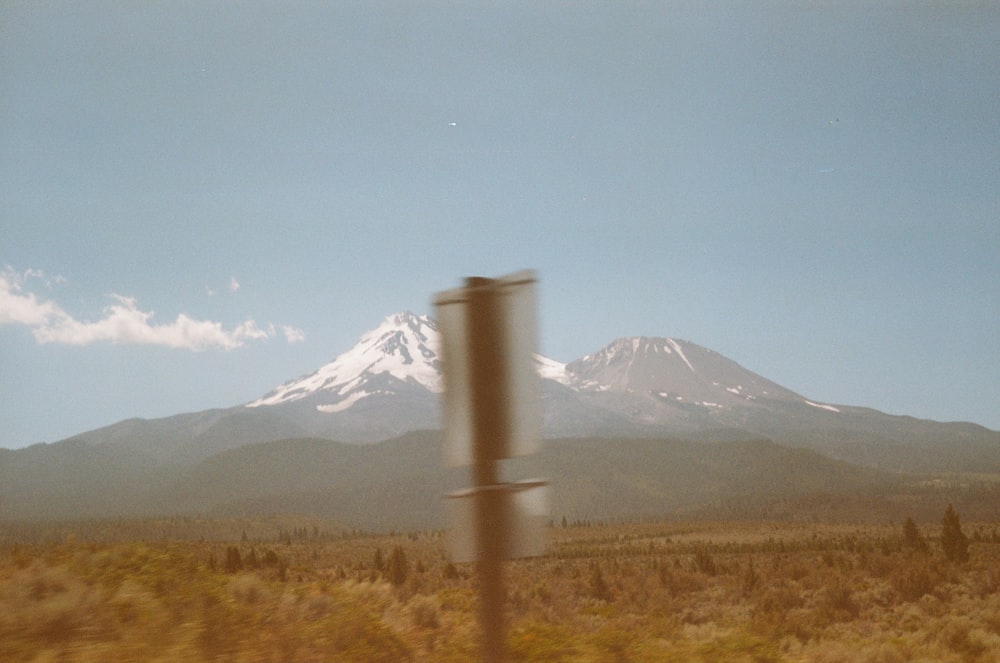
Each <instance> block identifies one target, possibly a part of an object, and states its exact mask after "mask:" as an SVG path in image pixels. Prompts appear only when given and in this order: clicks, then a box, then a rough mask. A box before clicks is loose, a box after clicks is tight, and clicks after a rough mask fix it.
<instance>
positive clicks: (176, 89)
mask: <svg viewBox="0 0 1000 663" xmlns="http://www.w3.org/2000/svg"><path fill="white" fill-rule="evenodd" d="M871 4H873V3H867V2H849V1H845V2H826V3H793V2H763V1H762V2H748V3H715V2H708V3H703V2H693V1H692V2H651V3H621V4H619V3H590V2H573V3H565V2H548V1H543V2H540V3H536V2H533V3H506V2H505V3H492V2H468V3H464V2H430V3H410V2H359V3H346V2H345V3H311V2H310V3H306V2H292V3H277V2H273V3H272V2H247V3H235V2H142V3H119V2H88V3H57V2H38V1H31V2H19V1H17V0H13V1H8V2H4V3H0V126H2V127H3V130H2V131H0V201H2V204H0V270H2V271H0V365H2V370H0V392H2V394H3V398H2V400H0V446H7V447H18V446H23V445H26V444H30V443H35V442H40V441H55V440H58V439H62V438H64V437H67V436H69V435H72V434H75V433H79V432H83V431H84V430H89V429H92V428H96V427H99V426H102V425H107V424H111V423H114V422H116V421H119V420H121V419H125V418H128V417H146V418H151V417H159V416H166V415H170V414H176V413H179V412H188V411H196V410H201V409H207V408H211V407H228V406H231V405H236V404H239V403H243V402H247V401H250V400H253V399H255V398H257V397H259V396H260V395H262V394H263V393H265V392H267V391H268V390H270V389H271V388H272V387H274V386H275V385H277V384H279V383H281V382H284V381H285V380H287V379H290V378H293V377H296V376H298V375H301V374H303V373H307V372H310V371H312V370H313V369H315V368H317V367H318V366H320V365H321V364H323V363H325V362H326V361H329V360H330V359H332V358H333V357H334V356H335V355H337V354H339V353H340V352H342V351H345V350H347V349H348V348H349V347H350V346H351V345H353V343H354V342H355V341H356V340H357V339H358V338H359V337H360V336H361V334H362V333H364V332H365V331H367V330H368V329H371V328H373V327H375V326H377V325H378V323H379V322H380V321H381V320H382V319H383V318H384V317H385V316H387V315H389V314H392V313H395V312H397V311H401V310H405V309H410V310H414V311H417V312H429V311H430V310H431V305H430V301H431V298H432V296H433V293H434V292H436V291H439V290H444V289H447V288H451V287H455V286H457V285H459V284H460V283H461V279H462V278H463V277H464V276H469V275H485V276H496V275H501V274H505V273H509V272H512V271H516V270H518V269H522V268H533V269H536V270H538V272H539V276H540V279H541V281H540V284H539V288H540V327H541V348H540V350H541V351H542V352H543V353H544V354H546V355H548V356H550V357H553V358H555V359H558V360H561V361H569V360H572V359H575V358H577V357H579V356H582V355H584V354H586V353H589V352H593V351H596V350H598V349H599V348H601V347H602V346H604V345H605V344H607V343H609V342H610V341H612V340H613V339H615V338H616V337H620V336H633V335H648V336H673V337H677V338H684V339H688V340H691V341H694V342H696V343H699V344H701V345H704V346H707V347H709V348H712V349H713V350H716V351H718V352H720V353H722V354H724V355H726V356H728V357H730V358H732V359H734V360H736V361H737V362H739V363H741V364H742V365H744V366H745V367H747V368H749V369H750V370H753V371H755V372H757V373H760V374H762V375H764V376H765V377H768V378H770V379H772V380H774V381H776V382H778V383H780V384H782V385H783V386H786V387H788V388H790V389H793V390H795V391H797V392H799V393H801V394H802V395H804V396H806V397H808V398H810V399H813V400H816V401H823V402H832V403H842V404H851V405H865V406H870V407H874V408H877V409H880V410H883V411H887V412H890V413H894V414H907V415H912V416H917V417H923V418H932V419H937V420H968V421H974V422H977V423H980V424H983V425H986V426H988V427H991V428H993V429H1000V408H998V407H997V403H998V402H1000V378H998V376H1000V110H998V109H1000V68H998V67H997V66H996V63H997V62H1000V41H998V40H997V39H996V35H997V34H1000V5H998V4H996V3H971V2H970V3H962V2H958V3H948V4H947V5H941V4H939V3H929V2H928V3H923V2H906V3H893V2H885V3H875V4H877V7H874V8H873V7H871V6H869V5H871Z"/></svg>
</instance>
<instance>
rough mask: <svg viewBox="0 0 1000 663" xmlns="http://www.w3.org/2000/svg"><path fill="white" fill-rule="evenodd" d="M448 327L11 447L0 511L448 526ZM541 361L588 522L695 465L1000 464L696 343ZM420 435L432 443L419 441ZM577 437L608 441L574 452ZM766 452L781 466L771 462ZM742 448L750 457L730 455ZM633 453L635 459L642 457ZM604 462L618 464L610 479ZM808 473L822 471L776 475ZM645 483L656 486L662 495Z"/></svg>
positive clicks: (970, 467)
mask: <svg viewBox="0 0 1000 663" xmlns="http://www.w3.org/2000/svg"><path fill="white" fill-rule="evenodd" d="M438 340H439V339H438V338H437V330H436V327H435V326H434V322H433V320H431V319H430V318H429V317H427V316H418V315H415V314H413V313H410V312H404V313H400V314H395V315H392V316H388V317H387V318H385V319H384V320H383V321H382V323H381V324H380V325H378V326H377V327H375V328H374V329H373V330H372V331H370V332H368V333H367V334H365V335H364V336H362V337H361V339H360V341H359V342H358V343H357V344H356V345H355V346H354V347H352V348H351V349H349V350H347V351H346V352H343V353H341V354H339V355H337V357H335V358H334V360H332V361H331V362H328V363H327V364H324V365H323V366H321V367H320V368H318V369H317V370H316V371H313V372H312V373H309V374H307V375H304V376H301V377H299V378H296V379H293V380H289V381H287V382H285V383H283V384H282V385H279V386H278V387H276V388H275V389H272V390H271V391H270V392H268V393H267V394H265V395H264V396H262V397H261V398H259V399H257V400H255V401H251V402H249V403H244V404H242V405H236V406H233V407H230V408H217V409H210V410H203V411H200V412H192V413H182V414H176V415H172V416H169V417H163V418H160V419H152V420H143V419H127V420H124V421H121V422H118V423H115V424H112V425H110V426H107V427H104V428H100V429H95V430H92V431H87V432H84V433H80V434H78V435H75V436H73V437H71V438H67V439H65V440H62V441H60V442H56V443H52V444H39V445H33V446H31V447H26V448H23V449H16V450H2V451H3V453H0V520H3V519H13V518H52V517H70V516H74V517H101V516H107V515H109V514H111V515H115V514H121V513H144V514H163V513H171V512H173V511H184V512H205V511H206V510H208V511H220V510H221V511H222V512H226V513H237V512H239V511H240V510H241V509H243V510H250V511H260V510H265V511H267V510H274V509H277V510H281V509H286V508H287V509H293V510H294V509H305V510H312V511H315V510H316V509H317V508H319V507H317V506H316V505H317V504H319V503H321V502H323V500H335V501H339V502H341V503H343V504H345V505H346V504H350V505H353V506H352V507H351V509H353V511H352V512H351V513H354V514H355V516H357V514H360V513H365V514H367V516H366V517H373V518H375V516H374V515H373V513H374V511H373V510H372V509H368V508H366V507H365V504H364V503H365V500H369V501H372V502H373V503H377V504H379V505H381V507H380V508H382V509H386V510H388V511H390V512H393V513H395V515H393V513H388V514H387V515H384V516H378V517H377V518H376V520H378V522H382V523H391V526H392V527H396V526H398V524H399V523H400V522H402V521H405V517H404V515H405V514H410V516H412V517H413V518H414V519H415V520H414V522H417V521H419V522H426V523H432V522H436V521H434V518H435V517H436V516H429V515H428V514H431V513H432V511H433V509H432V507H431V506H430V505H431V502H430V501H428V500H429V499H430V498H429V497H427V495H429V494H430V493H427V490H428V486H431V488H433V490H435V491H438V492H437V493H435V494H437V495H438V496H439V495H440V492H441V491H442V490H444V489H445V488H446V487H447V486H448V485H461V484H460V483H456V482H455V481H454V476H455V475H454V474H448V473H447V472H446V470H444V469H442V468H441V465H442V458H441V453H440V449H439V447H440V440H439V437H440V432H439V431H440V428H441V425H440V421H441V416H440V400H441V391H440V390H441V387H442V381H441V375H440V368H441V362H440V359H439V357H438V349H439V345H438ZM534 361H535V368H536V370H537V372H538V373H539V379H540V382H541V386H542V388H541V390H540V393H541V400H542V413H543V433H544V437H545V438H546V439H547V440H549V441H548V442H546V444H544V445H543V450H544V451H543V456H541V457H540V459H541V460H542V461H543V462H542V463H541V466H542V468H543V470H544V472H545V473H548V474H550V475H551V476H554V477H558V478H560V481H562V482H563V484H564V485H566V486H571V487H572V488H571V493H572V495H571V497H568V498H565V499H566V500H567V501H563V502H560V504H561V507H560V508H563V509H564V510H566V511H567V512H569V513H574V514H581V516H582V515H583V514H584V513H585V512H587V510H588V509H589V510H590V511H592V512H594V513H597V512H600V513H603V514H605V515H606V516H607V517H616V518H624V517H631V516H635V515H636V514H637V513H639V512H640V511H641V512H642V513H653V512H654V511H655V510H656V508H657V507H656V505H657V504H661V506H662V507H663V508H664V509H675V508H676V509H680V508H683V509H693V510H695V511H697V510H698V509H702V510H704V509H709V508H710V505H711V504H712V500H711V491H708V492H706V491H705V490H704V489H703V487H702V486H700V485H699V484H698V483H697V479H698V476H699V475H700V474H704V477H706V480H707V477H709V476H714V477H715V478H714V479H712V481H714V482H715V483H714V484H713V485H715V486H716V490H723V488H725V491H729V488H726V486H735V487H738V488H739V490H740V491H743V493H745V494H746V495H752V496H753V498H754V499H755V500H765V499H771V497H775V498H776V499H777V498H779V497H780V499H782V500H791V501H792V502H794V501H795V499H797V498H796V495H798V494H801V493H803V492H809V491H810V487H809V482H812V484H813V488H820V487H822V486H824V485H825V486H827V487H829V488H830V489H831V490H832V489H834V488H836V489H837V490H839V491H841V493H842V492H843V491H845V490H846V491H847V492H848V493H849V492H850V490H851V489H852V488H851V487H852V486H853V487H855V488H857V487H860V486H862V485H865V486H869V487H870V486H871V485H876V484H877V485H879V486H883V487H885V486H890V487H891V486H892V485H894V484H893V483H892V481H889V479H888V478H887V477H891V476H897V475H898V476H911V475H914V474H921V473H933V474H941V473H959V472H968V473H1000V433H998V432H994V431H990V430H988V429H986V428H984V427H982V426H978V425H977V424H972V423H964V422H962V423H941V422H933V421H927V420H921V419H916V418H914V417H907V416H898V415H888V414H885V413H882V412H878V411H877V410H874V409H871V408H865V407H858V406H848V405H840V404H836V405H835V404H826V403H821V402H818V401H814V400H809V399H807V398H806V397H804V396H801V395H799V394H797V393H795V392H793V391H791V390H789V389H786V388H784V387H782V386H781V385H778V384H776V383H774V382H772V381H770V380H767V379H766V378H764V377H763V376H761V375H758V374H756V373H754V372H752V371H749V370H747V369H745V368H744V367H742V366H741V365H739V364H738V363H736V362H735V361H733V360H731V359H728V358H726V357H724V356H723V355H721V354H719V353H717V352H714V351H712V350H710V349H708V348H705V347H702V346H699V345H697V344H695V343H693V342H690V341H686V340H682V339H673V338H666V337H662V338H661V337H642V336H639V337H625V338H619V339H616V340H615V341H613V342H612V343H610V344H608V345H607V346H605V347H604V348H602V349H600V350H598V351H596V352H594V353H591V354H588V355H585V356H584V357H581V358H580V359H578V360H574V361H572V362H569V363H567V364H563V363H561V362H558V361H555V360H552V359H549V358H547V357H544V356H542V355H535V358H534ZM414 431H432V432H428V433H423V434H420V433H414ZM433 431H437V432H433ZM282 440H286V441H287V440H312V442H309V443H296V444H291V443H288V442H282ZM401 440H402V441H401ZM414 440H419V441H420V444H419V445H417V446H413V447H407V446H406V445H407V442H406V441H414ZM567 440H570V441H567ZM572 440H576V441H577V442H579V441H581V440H599V441H598V442H586V443H585V444H583V445H582V446H578V447H576V448H574V444H575V443H574V442H572ZM753 440H757V441H758V443H755V444H749V441H753ZM657 445H660V446H662V448H659V447H658V446H657ZM769 445H774V446H773V447H772V446H769ZM548 449H551V450H552V451H551V452H550V451H548ZM681 450H683V453H681ZM754 450H756V451H757V452H759V454H760V455H761V458H770V459H772V461H773V462H774V463H776V465H775V468H779V469H780V468H783V469H780V471H777V472H776V471H774V468H772V469H771V470H767V471H765V470H764V469H762V468H761V467H760V465H759V462H757V461H755V460H754V458H753V452H754ZM282 453H289V454H294V455H295V457H294V458H292V457H288V458H283V457H282V456H281V454H282ZM730 453H731V454H733V455H734V457H739V458H742V459H743V460H742V461H740V463H738V464H737V465H733V462H732V459H731V458H729V456H727V454H730ZM630 454H632V455H636V454H638V456H636V457H637V458H640V459H642V460H641V462H638V461H637V462H631V461H628V457H629V455H630ZM678 454H679V455H678ZM507 462H508V463H510V464H512V466H516V467H523V468H524V470H525V472H524V473H518V475H519V476H531V474H529V473H527V469H528V468H529V467H530V465H522V464H523V463H526V462H528V463H530V460H525V459H517V460H511V461H507ZM674 462H681V463H686V464H689V465H690V467H689V471H690V472H693V473H694V474H693V475H692V476H687V475H684V476H683V479H684V481H681V479H680V478H678V479H677V481H678V482H680V483H679V484H678V485H684V486H688V488H687V490H689V491H690V492H691V495H693V496H696V498H694V497H693V498H692V500H686V498H685V497H684V496H683V495H681V494H679V493H677V492H676V491H673V489H668V487H667V486H666V485H661V482H660V480H659V479H656V478H655V477H656V476H658V475H657V472H660V473H666V472H668V470H669V472H674V470H675V468H672V467H671V468H667V467H663V466H662V463H674ZM768 462H770V461H768ZM345 463H346V465H345ZM706 463H707V464H706ZM658 464H660V465H658ZM343 467H351V468H354V469H353V472H354V474H351V473H347V474H344V473H343V472H342V471H341V470H342V469H343ZM609 467H617V468H618V470H616V471H617V472H619V475H616V477H613V478H608V476H607V475H606V470H607V469H608V468H609ZM324 468H325V470H324ZM338 468H340V469H338ZM421 468H422V469H421ZM699 468H701V469H699ZM754 468H756V469H754ZM817 468H819V470H817ZM845 468H846V469H845ZM799 471H801V472H803V473H804V474H802V475H801V476H806V477H811V478H810V479H809V480H808V481H807V482H806V483H803V482H802V480H800V479H801V477H800V476H789V477H784V478H782V476H781V473H782V472H790V473H794V472H799ZM650 472H652V473H653V474H652V475H650V474H649V473H650ZM872 472H875V473H877V476H878V477H881V478H880V479H878V481H875V482H874V484H872V483H871V482H870V481H869V480H868V479H864V477H869V478H870V477H871V476H874V475H872V474H870V473H872ZM273 473H277V475H272V474H273ZM358 473H361V474H360V479H359V478H358V477H357V476H355V475H356V474H358ZM630 473H631V474H630ZM670 476H674V475H670ZM449 477H451V478H449ZM602 477H603V478H602ZM824 477H828V478H829V477H834V479H831V480H828V479H824ZM837 477H839V478H837ZM366 479H367V481H365V480H366ZM692 481H694V483H692ZM775 481H783V482H784V483H786V484H788V486H790V488H788V489H787V490H786V489H782V490H781V491H779V492H780V495H777V496H775V495H772V493H769V492H768V488H767V486H766V485H762V484H761V482H771V483H773V482H775ZM830 481H832V483H830ZM213 482H215V483H213ZM393 482H395V483H393ZM442 482H443V483H442ZM595 482H604V483H605V484H606V486H607V487H608V489H609V490H613V491H618V493H617V494H612V495H610V496H609V495H606V496H605V498H607V499H609V500H611V502H613V503H614V504H617V506H614V504H612V506H609V507H608V510H605V511H602V510H601V508H598V507H599V504H600V500H599V499H598V497H597V496H596V495H593V496H591V497H586V495H588V494H590V493H589V492H588V491H590V490H592V488H593V486H595V485H597V484H596V483H595ZM859 482H860V483H859ZM651 485H657V486H661V487H660V488H657V489H656V490H654V491H653V492H652V493H649V492H648V490H647V488H648V486H651ZM401 486H408V487H409V489H412V490H414V491H423V492H421V493H420V494H422V495H424V498H421V499H423V500H424V501H423V502H421V504H420V505H419V507H418V505H412V508H410V507H404V506H403V505H396V506H393V504H392V501H391V500H390V499H389V498H388V497H387V496H390V495H395V496H397V497H398V496H400V495H401V493H400V490H401ZM434 486H437V487H436V488H434ZM644 486H645V487H646V488H644ZM842 489H843V490H842ZM644 491H646V492H644ZM725 491H724V492H725ZM835 492H836V491H835ZM725 494H726V495H727V496H728V497H727V499H731V500H733V503H732V504H731V505H730V506H728V507H726V508H727V509H729V510H730V512H732V513H743V512H744V511H741V510H740V507H739V505H738V503H739V499H740V498H739V491H737V492H735V493H734V492H731V491H730V492H725ZM838 494H840V493H838ZM644 495H645V497H644ZM769 496H771V497H769ZM400 499H402V498H400ZM559 499H560V500H563V499H564V498H563V497H560V498H559ZM657 500H661V502H658V501H657ZM822 502H823V500H822V499H820V500H818V502H817V503H822ZM586 505H589V506H586ZM345 508H346V507H345ZM602 508H603V507H602ZM713 508H714V507H713ZM320 510H321V511H322V509H320ZM376 511H377V510H376ZM345 513H346V512H345ZM706 513H707V512H706ZM762 513H766V510H765V511H762ZM421 514H422V515H421ZM630 514H631V515H630ZM331 515H337V514H331ZM340 515H343V514H340ZM358 517H360V516H358ZM602 517H603V516H602Z"/></svg>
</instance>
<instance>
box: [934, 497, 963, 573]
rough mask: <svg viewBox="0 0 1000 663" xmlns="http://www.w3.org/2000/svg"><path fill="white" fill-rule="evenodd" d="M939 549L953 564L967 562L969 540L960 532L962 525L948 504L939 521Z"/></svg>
mask: <svg viewBox="0 0 1000 663" xmlns="http://www.w3.org/2000/svg"><path fill="white" fill-rule="evenodd" d="M941 548H942V549H943V550H944V555H945V557H947V558H948V559H949V560H951V561H953V562H959V563H964V562H967V561H969V539H968V537H966V536H965V533H964V532H963V531H962V523H961V521H960V520H959V517H958V514H957V513H956V512H955V509H953V508H952V506H951V505H950V504H949V505H948V509H947V510H946V511H945V512H944V518H942V520H941Z"/></svg>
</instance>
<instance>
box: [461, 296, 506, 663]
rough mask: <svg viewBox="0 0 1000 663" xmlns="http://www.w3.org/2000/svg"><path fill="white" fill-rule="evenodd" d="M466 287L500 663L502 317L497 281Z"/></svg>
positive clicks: (492, 657) (477, 465) (491, 615)
mask: <svg viewBox="0 0 1000 663" xmlns="http://www.w3.org/2000/svg"><path fill="white" fill-rule="evenodd" d="M466 291H467V293H468V318H467V324H468V330H467V343H468V357H469V378H470V380H469V382H470V391H471V396H472V421H473V425H472V430H473V436H472V437H473V459H474V461H473V468H472V472H473V479H474V483H475V489H476V530H477V537H476V539H477V541H478V548H479V550H478V553H479V554H478V556H479V560H478V574H479V585H480V586H479V592H480V621H481V627H482V630H483V660H484V661H486V662H487V663H502V661H504V660H505V659H506V652H505V643H504V631H505V629H504V615H503V602H504V587H503V563H502V562H503V545H504V541H505V540H506V538H507V536H508V534H507V531H506V530H507V526H506V518H505V513H504V500H503V497H504V495H503V493H502V492H501V491H499V490H495V488H497V487H498V485H499V483H500V473H499V467H498V465H499V463H498V459H500V458H504V457H505V456H506V450H507V446H508V439H507V438H508V436H509V431H508V425H507V424H508V413H507V412H506V408H507V404H508V399H509V396H510V395H509V394H506V393H504V392H505V387H504V385H506V384H507V379H506V375H505V371H506V370H507V366H506V361H505V348H504V347H503V346H504V344H503V336H502V334H501V333H500V330H501V329H502V324H503V320H502V318H501V312H500V310H499V308H500V307H499V306H498V288H497V287H495V281H493V280H492V279H485V278H480V277H472V278H468V279H466Z"/></svg>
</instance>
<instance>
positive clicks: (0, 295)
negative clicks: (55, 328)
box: [0, 267, 62, 326]
mask: <svg viewBox="0 0 1000 663" xmlns="http://www.w3.org/2000/svg"><path fill="white" fill-rule="evenodd" d="M30 271H31V270H29V272H30ZM28 275H29V276H30V275H31V274H28ZM23 283H24V277H22V276H21V275H20V274H18V273H17V272H15V271H13V270H12V269H11V268H10V267H8V268H7V269H5V270H4V271H3V272H0V325H9V324H20V325H29V326H37V325H42V324H45V323H46V321H48V320H49V319H51V318H53V317H54V316H57V315H58V314H60V313H62V311H61V309H60V308H59V307H58V306H56V305H55V304H52V303H51V302H42V301H39V300H38V298H37V297H35V295H34V294H32V293H24V292H23V290H22V288H23Z"/></svg>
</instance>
